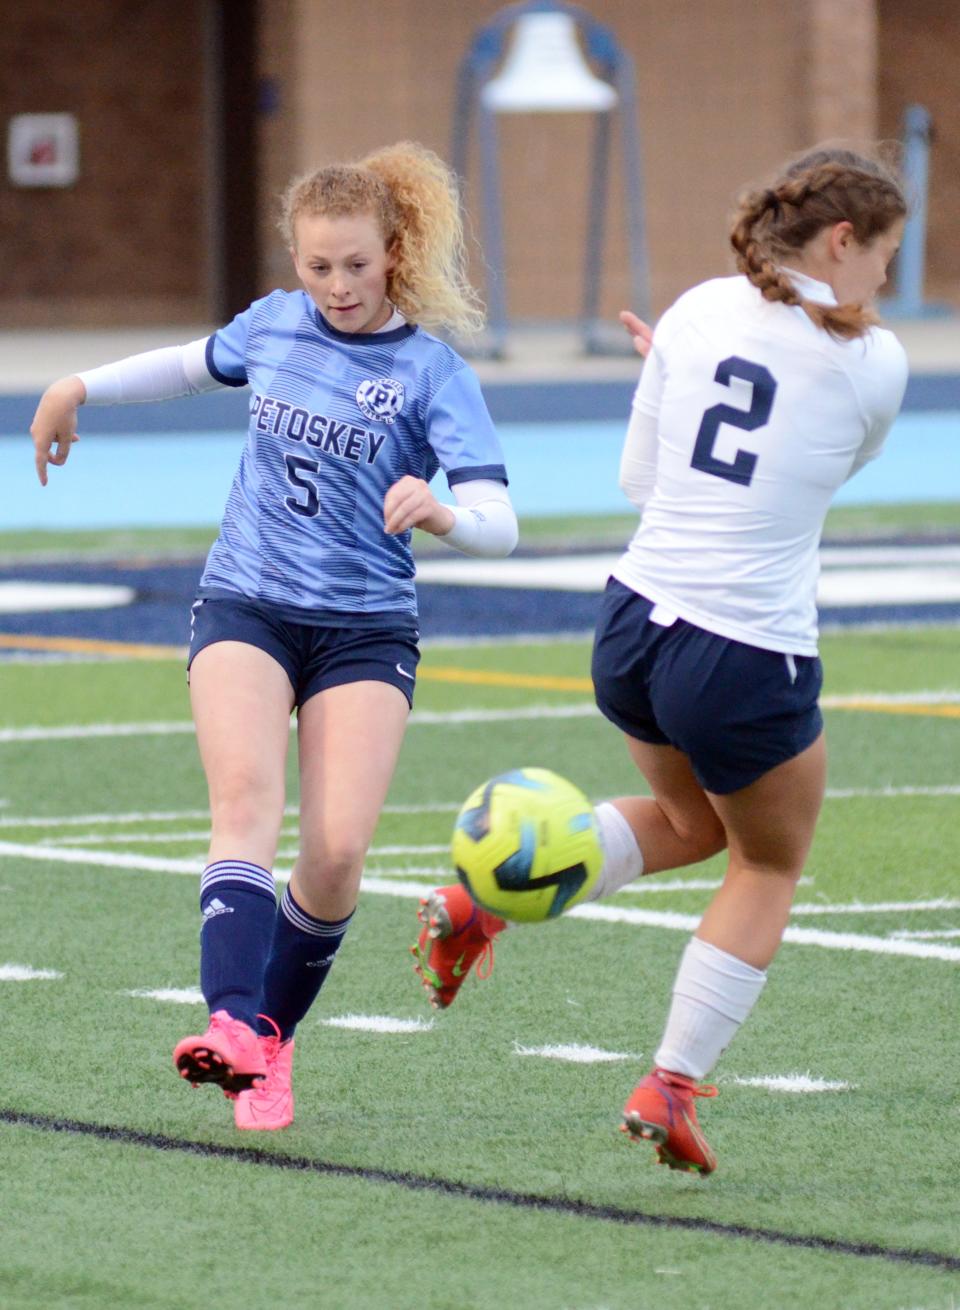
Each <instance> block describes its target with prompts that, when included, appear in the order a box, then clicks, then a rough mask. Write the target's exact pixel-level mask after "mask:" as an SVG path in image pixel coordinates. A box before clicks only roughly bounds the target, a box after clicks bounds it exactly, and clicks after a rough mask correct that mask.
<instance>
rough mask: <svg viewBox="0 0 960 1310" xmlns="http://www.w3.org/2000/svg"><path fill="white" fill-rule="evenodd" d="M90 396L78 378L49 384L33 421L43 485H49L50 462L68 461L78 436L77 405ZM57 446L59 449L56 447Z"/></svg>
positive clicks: (59, 463) (37, 460) (38, 464)
mask: <svg viewBox="0 0 960 1310" xmlns="http://www.w3.org/2000/svg"><path fill="white" fill-rule="evenodd" d="M86 398H87V392H86V388H85V387H84V385H83V383H82V382H81V381H80V379H79V378H78V377H68V378H61V379H60V381H59V382H54V383H53V384H52V385H51V386H49V387H47V389H46V391H45V392H44V393H43V395H42V396H41V397H40V404H39V405H38V406H37V412H36V414H34V416H33V422H32V423H31V424H30V435H31V437H33V448H34V456H35V462H36V466H37V477H38V478H39V479H40V485H41V486H42V487H45V486H46V485H47V465H48V464H56V465H58V466H59V465H61V464H66V462H67V456H68V455H69V454H70V447H71V446H72V445H73V443H74V442H75V441H79V440H80V438H79V437H78V436H77V407H78V406H79V405H82V404H83V402H84V401H85V400H86ZM54 446H56V450H54V449H53V448H54Z"/></svg>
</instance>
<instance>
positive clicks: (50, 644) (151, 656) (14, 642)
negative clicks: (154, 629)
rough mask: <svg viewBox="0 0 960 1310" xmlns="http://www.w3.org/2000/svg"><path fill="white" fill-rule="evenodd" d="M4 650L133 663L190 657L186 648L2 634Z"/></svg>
mask: <svg viewBox="0 0 960 1310" xmlns="http://www.w3.org/2000/svg"><path fill="white" fill-rule="evenodd" d="M0 648H3V649H7V650H48V651H58V652H60V653H61V654H65V655H123V656H126V658H127V659H131V660H181V659H186V656H187V648H186V646H146V645H141V644H139V643H137V642H128V641H100V640H98V639H97V638H94V637H18V636H15V635H14V634H13V633H0Z"/></svg>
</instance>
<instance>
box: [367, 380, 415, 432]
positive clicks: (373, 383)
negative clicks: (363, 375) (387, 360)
mask: <svg viewBox="0 0 960 1310" xmlns="http://www.w3.org/2000/svg"><path fill="white" fill-rule="evenodd" d="M403 398H404V389H403V383H402V382H397V381H396V379H395V378H368V380H367V381H366V382H361V383H360V385H359V387H357V404H358V405H359V406H360V409H361V411H362V412H363V414H365V415H366V417H367V418H369V419H374V420H378V421H379V422H381V423H392V422H393V421H394V420H395V419H396V417H397V415H398V414H399V413H400V411H401V410H402V409H403Z"/></svg>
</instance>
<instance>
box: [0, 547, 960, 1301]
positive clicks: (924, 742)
mask: <svg viewBox="0 0 960 1310" xmlns="http://www.w3.org/2000/svg"><path fill="white" fill-rule="evenodd" d="M134 544H136V543H134ZM958 648H960V631H958V630H957V629H946V628H943V629H936V628H923V629H915V630H901V631H895V630H889V631H871V632H868V633H849V634H846V635H831V636H828V637H827V638H825V640H824V641H823V644H822V654H823V659H824V664H825V667H826V671H827V680H826V686H825V699H824V705H825V715H826V719H827V730H828V738H829V742H830V750H831V769H830V779H829V787H830V792H829V796H828V799H827V802H826V805H825V809H824V814H823V818H822V821H821V826H820V830H819V834H818V837H817V840H816V843H815V845H814V849H813V852H812V856H811V859H810V862H809V867H808V870H807V881H805V883H804V884H803V885H802V886H801V888H800V890H799V893H798V904H797V907H796V910H797V912H796V914H795V915H794V918H793V920H792V924H791V928H790V931H789V939H788V941H787V942H786V943H785V945H784V946H783V949H782V951H781V953H780V955H779V957H778V959H777V961H776V963H775V964H774V966H773V969H772V971H771V976H770V982H769V985H768V987H767V990H766V992H765V994H764V997H763V999H762V1001H761V1003H760V1005H759V1007H758V1009H757V1011H756V1013H755V1014H754V1016H753V1017H752V1018H751V1020H750V1022H749V1023H748V1024H747V1025H746V1026H745V1028H744V1030H743V1031H742V1033H741V1034H740V1036H739V1037H738V1039H737V1041H736V1043H735V1044H734V1046H733V1047H732V1048H731V1049H730V1051H729V1052H728V1053H727V1054H726V1055H725V1057H724V1058H723V1060H722V1061H721V1064H720V1065H719V1066H718V1069H717V1071H716V1080H717V1082H718V1084H719V1087H720V1090H721V1095H720V1097H719V1098H718V1099H717V1100H716V1101H711V1102H701V1121H702V1123H703V1125H704V1127H705V1130H706V1132H707V1134H708V1136H709V1138H710V1140H711V1143H712V1144H713V1145H714V1147H715V1149H716V1150H717V1152H718V1155H719V1157H720V1166H719V1169H718V1171H717V1173H716V1174H714V1175H713V1176H712V1177H710V1178H709V1179H699V1178H695V1177H689V1176H685V1175H680V1174H674V1173H670V1172H669V1171H667V1170H665V1169H658V1168H655V1167H654V1166H653V1164H652V1160H653V1154H652V1152H651V1151H649V1150H648V1149H647V1148H646V1147H645V1146H641V1145H635V1144H632V1143H629V1142H627V1141H626V1139H625V1138H623V1137H622V1135H621V1134H619V1133H618V1132H617V1124H618V1121H619V1110H620V1108H621V1105H622V1103H623V1101H624V1099H625V1098H626V1096H627V1094H628V1093H629V1091H630V1089H631V1087H632V1085H633V1083H634V1082H635V1081H636V1079H637V1077H639V1076H640V1075H641V1074H642V1073H644V1072H645V1071H646V1068H647V1066H648V1064H649V1062H650V1057H651V1054H652V1051H653V1050H654V1049H655V1045H656V1043H657V1040H658V1038H659V1035H660V1029H661V1026H662V1021H663V1017H664V1012H665V1006H666V1003H667V999H668V996H669V991H670V986H671V982H672V975H673V971H674V968H675V966H676V962H677V960H678V957H679V953H680V950H681V949H682V946H683V943H684V941H685V940H686V935H687V933H688V931H689V927H688V925H689V924H690V923H693V922H695V921H696V916H697V915H698V914H699V913H700V912H701V911H702V909H703V907H704V905H705V904H706V901H707V899H708V898H709V896H710V894H711V890H710V889H711V887H712V886H713V885H715V883H716V881H717V880H718V879H719V877H720V876H721V873H722V862H721V861H720V860H713V861H710V862H708V863H706V864H703V865H700V866H697V867H696V868H693V869H690V870H686V871H683V872H682V873H678V874H663V875H659V876H657V877H656V878H654V879H651V880H649V881H641V882H640V883H639V884H636V885H635V887H634V888H632V889H628V890H627V891H625V892H623V893H622V894H620V895H619V896H618V897H616V898H614V899H612V900H611V901H609V902H605V903H604V905H605V906H606V907H608V908H609V910H610V911H611V915H610V917H608V918H600V917H598V916H597V914H596V913H595V907H592V906H587V907H583V908H582V909H581V910H578V911H577V912H575V913H574V914H573V915H571V916H569V917H567V918H565V919H562V920H560V921H558V922H555V923H551V924H549V925H546V926H541V927H533V926H530V927H517V928H514V929H511V930H510V931H508V932H507V933H506V934H505V935H504V936H503V937H502V938H501V939H499V940H498V943H497V955H496V967H495V970H494V972H493V975H492V976H491V977H490V978H489V979H488V980H487V981H484V982H480V981H478V980H477V979H475V978H471V979H469V980H468V982H467V984H466V985H465V987H464V989H463V992H462V994H461V997H460V998H459V999H458V1001H457V1003H456V1005H455V1006H454V1007H453V1008H452V1009H451V1010H449V1011H448V1012H446V1013H445V1014H443V1015H441V1016H437V1017H435V1016H434V1015H433V1014H432V1012H431V1011H430V1010H429V1008H428V1007H427V1005H426V1003H425V1001H424V1000H423V997H422V993H421V992H420V990H419V987H418V984H417V982H416V979H415V978H414V975H413V972H412V962H411V959H410V956H409V954H408V952H407V947H408V946H409V944H410V942H411V941H412V940H413V939H414V936H415V933H416V926H415V908H416V897H417V894H418V889H419V888H420V887H421V886H422V887H429V886H431V885H433V884H434V883H435V882H436V881H438V880H443V881H446V880H448V878H449V870H448V865H447V859H446V848H447V843H448V839H449V833H450V829H451V825H452V821H453V817H454V814H455V811H456V810H457V808H458V807H459V804H460V803H461V801H462V800H463V799H464V797H465V796H466V794H467V793H468V791H470V790H471V788H472V787H473V786H474V785H475V784H476V783H477V782H479V781H481V780H482V779H483V778H484V777H485V776H487V775H489V774H491V773H493V772H496V771H498V770H500V769H502V768H506V767H512V766H514V765H518V764H545V765H548V766H550V767H554V768H557V769H559V770H560V771H561V772H564V773H567V774H568V775H570V776H571V777H572V778H574V779H575V780H576V781H577V782H578V783H579V784H580V785H581V786H582V787H583V788H584V789H585V790H586V791H587V792H588V793H589V794H590V795H591V797H593V798H594V799H599V798H601V797H603V796H609V795H614V794H618V793H621V792H624V791H629V790H631V789H633V788H634V787H635V786H636V780H635V777H634V775H633V773H632V772H631V766H630V764H629V761H628V759H627V755H626V751H625V749H624V747H623V746H622V744H621V741H620V739H619V737H618V734H617V733H616V732H615V730H614V729H612V728H611V727H610V726H609V725H607V724H605V723H604V722H603V720H601V719H600V718H599V717H598V716H597V715H596V714H595V713H594V712H593V709H592V702H591V698H590V694H589V686H588V682H587V670H588V646H587V643H586V642H580V641H563V642H556V643H548V642H542V643H538V644H529V645H516V644H497V643H490V644H478V645H476V646H474V647H472V648H469V649H467V648H464V647H461V646H456V647H441V646H431V647H429V648H428V649H427V650H426V652H425V656H424V660H423V664H422V666H421V668H422V676H421V679H420V682H419V685H418V690H417V704H416V713H415V716H414V719H413V720H412V723H411V727H410V729H409V732H408V736H407V741H406V744H405V747H404V753H403V757H402V762H401V767H400V769H399V770H398V774H397V777H396V779H395V783H394V786H393V789H392V792H391V796H390V801H389V805H388V810H387V812H386V813H385V814H384V816H383V819H382V822H381V824H380V827H379V830H378V832H377V835H376V839H375V844H374V848H373V850H372V851H371V855H370V859H369V863H368V870H367V889H366V891H365V893H364V895H363V898H362V901H361V906H360V910H359V913H358V915H357V918H356V921H355V924H354V926H353V927H352V929H351V932H350V934H349V936H348V938H347V940H346V943H345V945H344V948H343V950H342V952H341V955H340V957H339V959H338V963H337V965H336V967H335V969H334V971H333V973H332V975H331V977H330V980H329V983H328V985H327V987H326V988H325V989H324V991H323V993H322V994H321V997H320V1000H319V1001H318V1003H317V1006H316V1007H315V1010H314V1011H313V1012H312V1013H311V1015H310V1016H309V1017H308V1019H307V1021H306V1022H305V1023H304V1025H303V1026H302V1028H301V1030H300V1034H299V1038H298V1054H297V1063H296V1089H297V1095H298V1100H297V1119H296V1122H295V1124H294V1126H293V1127H292V1128H291V1129H289V1130H287V1131H286V1132H284V1133H280V1134H264V1135H261V1136H257V1137H255V1138H254V1140H251V1139H250V1137H249V1136H248V1135H241V1134H238V1133H236V1132H235V1130H234V1128H233V1126H232V1116H231V1111H230V1107H229V1105H228V1103H227V1102H226V1101H225V1100H224V1099H223V1098H222V1097H221V1096H220V1094H219V1093H218V1092H216V1091H214V1090H213V1089H211V1088H209V1087H208V1088H203V1089H200V1090H199V1091H193V1090H191V1089H190V1088H188V1087H187V1086H186V1085H185V1084H183V1083H182V1082H181V1081H180V1080H179V1079H178V1078H177V1077H176V1074H175V1072H174V1070H173V1067H172V1064H171V1060H170V1052H171V1049H172V1047H173V1045H174V1043H175V1042H176V1041H177V1040H178V1038H179V1037H181V1036H182V1035H184V1034H185V1033H186V1032H188V1031H196V1030H197V1029H198V1028H202V1026H203V1024H204V1019H205V1014H204V1010H203V1007H202V1004H200V1003H199V1002H198V999H197V993H196V992H195V990H194V989H195V988H196V985H197V978H196V970H197V946H198V941H197V938H198V928H199V911H198V906H197V876H196V875H197V873H198V872H199V869H200V867H201V865H202V861H203V853H204V845H205V835H206V808H205V790H204V784H203V779H202V775H201V771H200V767H199V762H198V759H197V753H196V748H195V745H194V741H193V737H192V735H191V733H190V730H189V723H188V708H187V701H186V694H185V686H184V677H183V671H182V667H181V663H180V660H179V659H174V658H172V659H169V660H144V659H136V660H134V659H131V660H124V659H115V660H110V661H91V662H77V663H70V662H59V661H58V662H49V663H48V662H43V663H15V662H13V663H3V664H0V687H2V690H3V694H2V696H0V907H2V908H3V910H4V913H3V914H2V917H0V925H2V926H0V997H2V999H3V1001H4V1003H5V1004H4V1016H5V1020H6V1022H5V1025H4V1035H5V1039H6V1040H5V1056H6V1058H5V1060H4V1068H3V1090H2V1092H0V1143H2V1160H3V1166H2V1168H3V1207H2V1212H0V1213H2V1223H0V1307H2V1308H3V1310H14V1308H17V1310H19V1308H20V1307H23V1308H24V1310H25V1308H26V1307H30V1308H31V1310H35V1308H38V1307H71V1308H73V1307H83V1308H84V1310H86V1308H87V1307H89V1308H90V1310H102V1308H104V1307H141V1306H142V1307H151V1308H160V1307H163V1308H167V1307H183V1308H184V1310H188V1308H189V1310H193V1308H194V1307H199V1306H204V1305H206V1304H207V1303H208V1302H211V1301H215V1302H218V1303H219V1302H229V1303H236V1304H240V1305H243V1306H244V1307H248V1308H249V1310H257V1308H259V1307H264V1308H266V1307H270V1308H271V1310H275V1308H276V1307H278V1306H284V1307H286V1306H291V1307H315V1306H316V1307H323V1310H327V1307H330V1308H331V1310H340V1308H341V1307H343V1308H344V1310H346V1308H350V1310H354V1308H356V1310H367V1308H369V1310H406V1308H407V1307H410V1310H414V1308H416V1310H426V1308H428V1307H429V1308H430V1310H474V1308H476V1310H480V1308H481V1307H487V1306H502V1307H524V1308H525V1307H534V1308H540V1307H543V1308H544V1310H646V1307H651V1308H654V1307H655V1308H657V1310H659V1308H660V1307H663V1308H664V1310H672V1308H673V1307H677V1310H680V1308H681V1307H683V1310H708V1308H709V1310H754V1308H756V1310H770V1307H780V1306H790V1307H801V1308H802V1307H811V1308H813V1307H816V1310H834V1308H841V1307H842V1308H843V1310H846V1308H847V1307H851V1308H859V1307H863V1308H864V1310H866V1308H868V1307H869V1310H921V1308H922V1310H956V1307H957V1306H958V1305H960V1203H958V1200H957V1195H958V1193H957V1165H958V1160H960V1115H958V1110H957V1104H958V1102H957V1094H956V1087H957V1084H958V1080H960V1060H958V1053H957V1041H956V1032H957V1019H958V1014H960V981H958V977H960V975H958V964H960V873H958V870H960V824H958V821H957V820H958V797H960V767H958V761H960V660H958ZM292 755H293V753H291V763H292ZM288 799H289V804H290V807H291V813H290V817H289V821H288V824H287V826H286V829H285V835H284V838H283V840H282V842H281V856H280V859H279V861H278V865H279V869H278V872H280V873H283V871H285V870H288V869H289V867H290V865H291V864H292V861H293V858H294V852H295V847H296V818H295V806H296V800H297V796H296V780H295V773H294V772H293V770H292V769H291V774H290V793H289V798H288Z"/></svg>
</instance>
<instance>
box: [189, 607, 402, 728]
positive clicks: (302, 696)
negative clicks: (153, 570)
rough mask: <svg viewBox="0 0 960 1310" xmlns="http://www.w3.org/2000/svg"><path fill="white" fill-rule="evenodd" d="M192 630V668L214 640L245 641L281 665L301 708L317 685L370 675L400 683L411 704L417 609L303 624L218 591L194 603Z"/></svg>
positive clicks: (334, 684)
mask: <svg viewBox="0 0 960 1310" xmlns="http://www.w3.org/2000/svg"><path fill="white" fill-rule="evenodd" d="M371 620H373V621H371ZM190 634H191V635H190V653H189V656H188V659H187V669H188V670H189V668H190V666H191V664H192V663H193V661H194V660H195V659H196V657H197V655H199V653H200V651H202V650H204V649H205V647H207V646H212V645H213V644H214V643H215V642H218V641H242V642H245V643H246V644H247V645H248V646H256V647H257V648H258V649H259V650H262V651H266V653H267V654H268V655H270V656H271V657H272V658H273V659H275V660H276V661H277V663H278V664H279V665H280V666H281V667H282V668H283V670H284V671H285V672H286V675H287V677H288V678H289V679H290V685H291V687H292V688H293V693H294V704H295V705H297V706H298V707H299V706H301V705H303V704H304V703H305V702H306V701H308V700H309V699H310V697H311V696H315V695H316V694H317V692H319V691H327V690H328V689H329V688H330V687H339V686H343V685H344V684H345V683H348V682H367V681H372V682H388V683H390V685H391V686H393V687H398V688H399V689H400V691H402V692H403V694H404V696H406V698H407V702H408V704H410V705H411V706H412V705H413V689H414V687H415V685H416V680H417V664H418V663H419V661H420V648H419V646H418V644H417V639H418V637H419V635H420V634H419V632H418V631H417V622H416V619H415V618H414V616H413V615H412V614H404V613H397V614H393V613H388V612H382V613H380V614H377V615H369V614H365V615H363V616H362V619H361V620H360V621H358V622H356V623H351V616H350V615H349V614H344V615H342V616H338V618H337V619H336V621H335V622H327V621H325V622H323V623H301V622H297V621H295V620H291V619H290V618H288V617H287V616H286V615H285V614H283V613H280V612H278V610H277V609H276V607H274V606H272V605H270V604H268V603H266V602H264V601H259V600H252V599H250V598H249V597H246V596H237V598H236V599H235V600H234V599H232V598H231V599H227V598H225V597H219V596H218V597H210V598H207V599H202V600H198V601H196V602H195V603H194V605H193V609H192V613H191V624H190Z"/></svg>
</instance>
